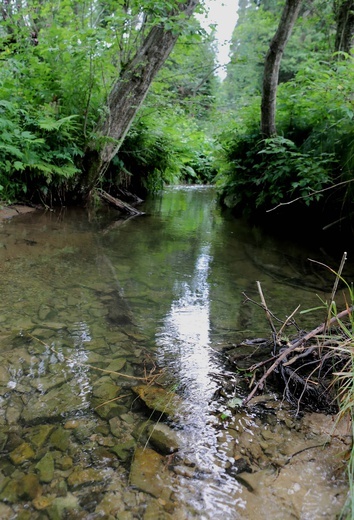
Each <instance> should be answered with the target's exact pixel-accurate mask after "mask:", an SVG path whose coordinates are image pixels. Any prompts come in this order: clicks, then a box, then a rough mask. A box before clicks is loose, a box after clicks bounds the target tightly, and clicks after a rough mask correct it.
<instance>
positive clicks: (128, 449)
mask: <svg viewBox="0 0 354 520" xmlns="http://www.w3.org/2000/svg"><path fill="white" fill-rule="evenodd" d="M135 446H136V442H135V440H134V439H132V440H130V441H127V442H122V443H120V444H117V445H116V446H113V448H111V451H112V452H113V453H115V454H116V455H117V457H118V458H119V459H120V460H121V461H122V462H126V461H127V460H128V459H130V457H131V455H132V452H133V450H134V448H135Z"/></svg>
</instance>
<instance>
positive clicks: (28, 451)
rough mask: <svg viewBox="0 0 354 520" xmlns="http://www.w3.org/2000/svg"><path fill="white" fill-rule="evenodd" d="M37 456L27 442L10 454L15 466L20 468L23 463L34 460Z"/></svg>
mask: <svg viewBox="0 0 354 520" xmlns="http://www.w3.org/2000/svg"><path fill="white" fill-rule="evenodd" d="M35 455H36V454H35V452H34V451H33V449H32V448H31V446H30V445H29V444H28V443H27V442H23V443H22V444H20V445H19V446H17V448H15V449H14V450H13V451H12V452H11V453H10V454H9V457H10V459H11V461H12V462H13V463H14V464H15V466H19V465H20V464H23V462H26V461H28V460H31V459H33V458H34V457H35Z"/></svg>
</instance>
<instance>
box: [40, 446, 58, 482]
mask: <svg viewBox="0 0 354 520" xmlns="http://www.w3.org/2000/svg"><path fill="white" fill-rule="evenodd" d="M36 469H37V470H38V472H39V478H40V481H41V482H51V481H52V480H53V476H54V459H53V456H52V454H51V453H50V452H47V453H46V454H45V455H44V457H43V458H41V460H40V461H39V462H38V463H37V464H36Z"/></svg>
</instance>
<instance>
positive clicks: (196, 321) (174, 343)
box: [158, 244, 211, 406]
mask: <svg viewBox="0 0 354 520" xmlns="http://www.w3.org/2000/svg"><path fill="white" fill-rule="evenodd" d="M209 250H210V245H209V244H208V245H206V246H204V247H203V248H202V250H201V252H200V255H199V257H198V259H197V262H196V266H195V272H194V274H193V277H192V280H191V283H190V284H188V283H183V284H181V286H180V290H181V291H182V294H181V296H180V298H179V299H178V300H176V301H175V302H173V303H172V306H171V310H170V312H169V313H168V315H167V316H166V318H165V322H164V326H163V330H162V331H161V334H160V337H159V338H158V344H159V345H160V346H161V347H162V352H161V355H162V357H164V358H166V355H167V356H168V357H170V356H171V357H172V358H173V361H172V363H173V365H174V368H175V369H176V371H177V373H176V374H175V375H176V376H177V377H178V379H180V380H181V381H182V382H183V383H185V384H187V394H188V396H189V398H192V400H193V401H194V400H195V399H198V406H200V405H201V404H202V403H201V401H200V399H201V397H203V400H202V401H203V402H204V403H206V402H207V401H208V399H207V395H206V394H207V393H208V392H210V377H208V373H209V371H210V368H211V367H210V358H209V351H208V346H209V344H210V337H209V333H210V304H209V284H208V281H207V279H208V273H209V264H210V261H211V257H210V255H209ZM165 363H166V359H165ZM193 404H194V406H195V405H196V403H195V402H194V403H193Z"/></svg>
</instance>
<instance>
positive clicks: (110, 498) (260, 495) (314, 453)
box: [0, 326, 351, 520]
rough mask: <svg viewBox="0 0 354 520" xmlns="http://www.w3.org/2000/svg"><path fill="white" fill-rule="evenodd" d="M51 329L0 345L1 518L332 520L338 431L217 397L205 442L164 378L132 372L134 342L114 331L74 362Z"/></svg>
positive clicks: (340, 493)
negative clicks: (226, 512)
mask: <svg viewBox="0 0 354 520" xmlns="http://www.w3.org/2000/svg"><path fill="white" fill-rule="evenodd" d="M59 331H60V328H59V327H58V326H57V327H54V328H51V327H50V326H48V327H46V328H42V329H39V328H38V327H36V328H34V329H33V330H31V331H30V332H27V333H25V332H24V331H22V332H21V333H19V334H17V335H11V334H3V335H2V345H3V346H4V345H6V346H7V348H6V349H4V348H3V349H2V353H1V367H0V394H1V413H0V424H1V430H0V447H1V465H0V517H1V518H2V519H4V520H5V519H12V518H16V519H21V520H24V519H31V520H32V519H41V520H44V519H51V520H56V519H95V518H107V519H110V520H113V519H133V518H141V519H156V518H166V519H169V518H171V519H175V518H178V519H179V518H180V519H188V518H222V517H223V515H224V514H225V507H226V510H227V511H228V514H229V515H230V511H232V516H229V518H235V519H237V518H245V519H247V518H249V519H254V518H259V519H260V518H279V519H280V518H282V519H287V518H289V519H290V518H294V519H295V518H298V519H307V518H309V519H310V518H311V519H316V518H328V519H331V520H332V519H333V518H337V517H338V515H339V513H340V511H341V510H342V508H343V506H344V503H345V499H346V495H347V487H348V486H347V482H346V472H345V458H346V457H345V456H346V453H347V451H348V449H349V448H350V442H351V439H350V435H349V430H348V426H349V425H347V424H345V422H342V423H341V424H339V425H336V423H335V420H334V417H332V416H326V415H323V414H307V415H305V416H303V417H302V418H296V417H294V416H292V414H291V410H289V408H288V406H287V405H286V404H285V403H280V402H278V401H277V400H274V396H262V397H260V398H259V402H257V403H255V404H254V406H253V407H252V408H250V409H247V410H244V409H242V408H239V407H238V406H237V405H236V406H235V407H234V408H233V407H232V406H229V407H227V408H225V406H224V405H222V404H221V402H220V401H218V400H214V401H213V402H211V403H210V409H209V412H210V413H209V424H208V425H207V426H206V429H207V434H205V432H202V431H199V432H196V431H195V430H194V429H193V426H192V425H193V413H194V412H193V408H191V406H190V403H188V402H185V401H184V399H183V395H179V394H178V393H176V392H175V391H173V390H171V388H168V387H166V377H165V375H164V374H163V373H162V374H161V375H160V376H159V375H158V374H157V372H156V367H155V372H154V374H155V376H156V379H155V376H153V378H152V379H151V377H148V378H147V379H146V380H145V381H144V375H143V371H142V370H140V376H139V377H142V379H141V380H140V379H139V377H138V376H135V375H134V372H136V369H137V360H139V366H140V367H142V366H143V365H144V356H145V354H146V353H144V348H143V347H142V346H141V341H140V340H139V339H138V340H135V341H134V339H133V338H132V337H130V338H128V337H127V336H126V335H124V334H122V335H121V336H120V337H119V334H118V333H117V331H115V332H113V333H111V337H109V335H107V336H106V337H105V338H104V339H103V338H102V340H101V342H99V341H97V342H92V343H90V342H88V344H90V350H89V349H86V351H85V352H86V353H85V355H83V353H81V355H80V353H78V352H77V351H74V350H73V349H70V348H69V346H68V345H67V344H65V343H63V344H58V339H57V338H58V335H59ZM44 336H46V340H44ZM113 336H114V348H113V347H112V343H111V348H110V356H109V359H108V356H107V353H108V347H109V345H110V342H113ZM119 343H120V346H119ZM50 345H51V346H50ZM145 361H146V363H145V367H149V368H150V369H151V364H149V362H148V359H147V358H146V360H145ZM94 367H96V368H94ZM201 443H204V445H203V446H201ZM208 489H209V493H210V495H211V497H214V499H216V500H219V501H220V504H219V505H218V506H217V508H216V511H215V504H214V507H213V510H210V511H209V510H208V509H209V507H210V504H209V500H210V497H209V500H208V498H207V497H206V496H205V493H207V492H208Z"/></svg>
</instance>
